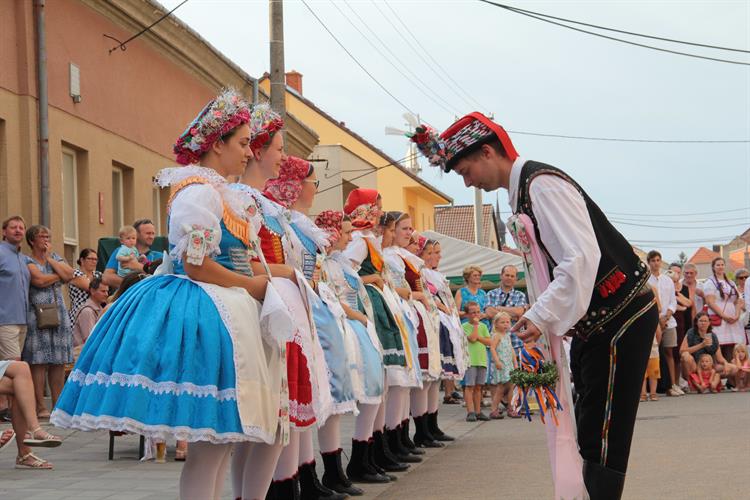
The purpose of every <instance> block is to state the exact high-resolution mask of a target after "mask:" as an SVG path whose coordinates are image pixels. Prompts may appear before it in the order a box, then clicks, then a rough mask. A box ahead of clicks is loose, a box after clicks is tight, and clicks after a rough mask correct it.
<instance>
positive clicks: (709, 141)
mask: <svg viewBox="0 0 750 500" xmlns="http://www.w3.org/2000/svg"><path fill="white" fill-rule="evenodd" d="M508 132H510V133H512V134H519V135H533V136H539V137H555V138H558V139H579V140H584V141H612V142H646V143H656V144H746V143H750V140H748V139H738V140H734V139H728V140H723V139H717V140H713V139H706V140H678V139H622V138H618V137H589V136H582V135H563V134H543V133H540V132H526V131H522V130H508Z"/></svg>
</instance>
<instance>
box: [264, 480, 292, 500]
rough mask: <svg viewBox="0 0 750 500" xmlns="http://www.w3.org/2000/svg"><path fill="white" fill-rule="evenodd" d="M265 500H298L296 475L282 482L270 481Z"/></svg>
mask: <svg viewBox="0 0 750 500" xmlns="http://www.w3.org/2000/svg"><path fill="white" fill-rule="evenodd" d="M266 500H300V492H299V481H298V480H297V477H296V475H295V476H294V477H292V478H290V479H284V480H282V481H271V486H270V488H268V493H267V494H266Z"/></svg>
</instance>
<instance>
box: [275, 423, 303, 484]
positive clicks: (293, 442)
mask: <svg viewBox="0 0 750 500" xmlns="http://www.w3.org/2000/svg"><path fill="white" fill-rule="evenodd" d="M299 437H300V433H299V432H297V431H292V432H290V433H289V444H287V445H286V446H285V447H284V449H282V450H281V455H280V456H279V460H278V462H277V463H276V470H275V471H274V473H273V480H274V481H283V480H284V479H291V478H292V476H294V475H295V474H296V473H297V469H298V467H297V466H298V465H299Z"/></svg>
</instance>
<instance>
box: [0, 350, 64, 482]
mask: <svg viewBox="0 0 750 500" xmlns="http://www.w3.org/2000/svg"><path fill="white" fill-rule="evenodd" d="M0 394H1V395H4V396H10V397H11V398H12V410H11V411H12V416H11V422H12V425H13V429H12V430H11V429H8V430H6V431H5V432H3V433H2V435H0V449H3V448H5V447H6V446H9V445H10V444H11V443H12V442H13V438H14V437H16V436H24V439H23V440H21V439H18V440H17V443H16V447H17V448H18V456H17V457H16V469H52V464H51V463H49V462H48V461H46V460H44V459H42V458H39V457H37V456H36V455H34V454H33V453H32V452H31V448H30V447H31V446H41V447H44V448H54V447H56V446H60V445H61V444H62V440H61V439H60V438H59V437H57V436H53V435H52V434H49V433H48V432H46V431H44V430H43V429H42V427H41V426H40V425H39V420H38V419H37V417H36V403H35V401H34V384H33V382H32V381H31V371H30V370H29V365H28V364H27V363H25V362H24V361H12V360H9V361H0Z"/></svg>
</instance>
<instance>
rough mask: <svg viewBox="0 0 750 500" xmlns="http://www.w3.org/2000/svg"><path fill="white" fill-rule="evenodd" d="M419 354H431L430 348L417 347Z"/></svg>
mask: <svg viewBox="0 0 750 500" xmlns="http://www.w3.org/2000/svg"><path fill="white" fill-rule="evenodd" d="M417 354H428V355H429V354H430V348H429V347H420V348H419V349H417Z"/></svg>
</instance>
